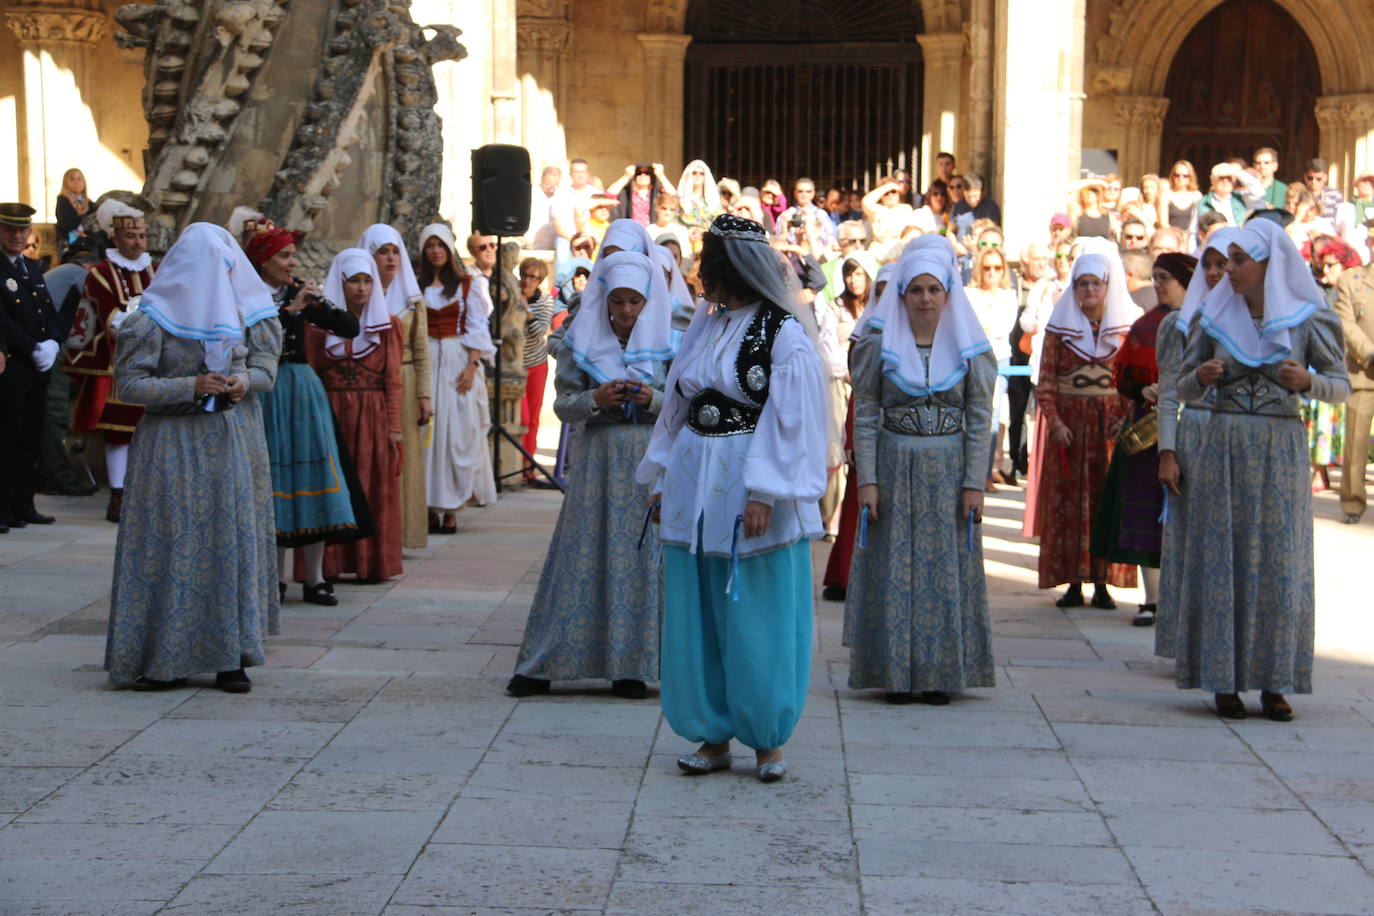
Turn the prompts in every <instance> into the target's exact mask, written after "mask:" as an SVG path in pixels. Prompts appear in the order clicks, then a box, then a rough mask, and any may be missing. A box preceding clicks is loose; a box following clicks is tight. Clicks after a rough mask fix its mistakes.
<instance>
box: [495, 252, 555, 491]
mask: <svg viewBox="0 0 1374 916" xmlns="http://www.w3.org/2000/svg"><path fill="white" fill-rule="evenodd" d="M492 270H494V271H495V272H496V273H495V274H494V276H495V277H496V283H495V290H494V295H493V296H492V304H493V307H492V314H493V315H494V316H495V318H496V320H495V321H494V322H493V323H492V332H493V333H492V335H491V337H492V341H491V342H492V345H493V346H495V348H496V355H495V356H494V357H493V361H494V364H495V365H494V368H495V372H496V384H495V385H493V386H492V388H493V389H494V391H495V394H496V396H495V397H494V398H492V400H491V445H492V449H491V468H492V474H493V475H494V476H495V477H496V492H498V493H499V492H501V481H503V480H505V479H506V478H507V477H514V476H515V475H516V474H523V473H525V472H526V471H538V472H539V473H540V474H543V475H544V479H545V480H547V481H548V482H549V484H550V485H551V486H554V487H557V488H558V489H559V491H560V492H564V493H566V492H567V490H568V488H567V485H566V484H565V483H564V482H563V481H562V480H560V479H558V478H557V477H555V476H554V475H552V474H550V473H549V472H548V470H547V469H546V468H545V467H544V466H543V465H542V464H540V463H539V462H538V461H536V460H535V457H534V456H533V455H531V454H530V453H529V452H527V451H525V447H524V446H523V445H521V444H520V440H519V439H517V438H515V436H513V435H511V434H510V431H509V430H507V429H506V427H505V426H504V425H503V424H502V423H501V319H502V317H503V316H504V314H505V313H504V312H502V311H501V307H502V305H503V304H504V303H503V302H502V298H503V297H502V288H503V287H504V286H505V284H504V283H503V282H502V281H503V280H504V279H505V274H504V273H503V271H504V270H505V257H504V252H503V251H502V245H501V237H500V236H497V238H496V266H495V267H493V268H492ZM518 304H519V303H512V305H511V307H512V308H514V307H515V305H518ZM502 439H505V440H506V442H507V443H509V444H510V445H511V446H512V447H513V448H515V450H516V451H518V452H519V453H520V454H521V455H523V456H525V462H526V463H525V464H522V465H521V466H520V467H518V468H516V469H515V470H513V471H508V472H506V473H505V474H502V473H501V440H502Z"/></svg>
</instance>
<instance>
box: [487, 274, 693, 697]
mask: <svg viewBox="0 0 1374 916" xmlns="http://www.w3.org/2000/svg"><path fill="white" fill-rule="evenodd" d="M671 321H672V298H671V296H670V295H669V293H668V287H667V284H666V283H665V282H664V277H663V272H662V270H660V269H659V268H658V267H657V266H656V265H655V264H654V263H653V262H652V261H651V260H650V259H649V258H648V257H647V256H645V255H642V254H639V253H638V252H634V251H623V250H622V251H617V252H614V253H612V254H610V255H607V256H605V257H603V258H602V259H601V260H600V261H598V262H597V264H596V266H595V267H594V268H592V275H591V278H590V279H589V281H588V283H587V288H586V290H584V291H583V293H582V307H581V309H580V310H579V311H578V313H577V320H576V321H574V322H573V324H572V327H571V329H570V330H569V331H568V334H567V336H566V338H565V339H564V343H563V349H562V351H561V352H560V353H559V354H558V374H557V375H556V376H555V378H554V387H555V390H556V391H557V397H556V399H555V400H554V403H553V409H554V412H555V413H556V414H558V418H559V419H560V420H562V421H563V422H564V423H579V424H582V426H583V428H582V432H581V433H580V434H579V435H578V436H577V439H576V442H575V444H574V446H573V449H574V451H575V454H574V456H573V459H572V461H571V471H570V472H569V476H568V492H567V497H566V498H565V499H564V501H563V508H562V510H561V511H560V512H559V514H558V525H557V527H555V529H554V533H553V541H552V543H551V545H550V547H549V555H548V558H547V559H546V560H545V561H544V571H543V573H542V574H541V575H540V577H539V589H538V591H537V592H536V593H535V596H534V603H533V605H531V607H530V616H529V621H528V622H527V623H526V624H525V639H524V642H523V643H522V644H521V646H520V656H519V658H518V660H517V661H516V665H515V676H514V677H512V678H511V679H510V683H509V684H507V685H506V691H507V692H508V693H510V694H511V695H512V696H517V697H523V696H530V695H532V694H536V693H546V692H548V689H549V685H550V682H552V681H573V680H581V679H585V678H596V679H605V680H609V681H610V682H611V692H612V693H614V694H615V695H616V696H620V697H624V698H626V699H642V698H643V697H645V696H646V695H647V687H646V686H645V681H652V680H657V679H658V665H659V662H658V644H659V615H660V613H661V602H660V601H659V588H658V581H659V575H658V542H657V540H656V539H655V538H654V537H653V536H652V535H651V534H649V533H648V532H647V531H646V529H647V528H648V524H647V519H646V518H645V511H644V504H645V502H646V501H647V500H648V497H649V488H648V487H647V486H644V485H640V484H637V483H636V482H635V479H634V477H635V468H636V467H638V465H639V462H640V459H642V458H643V457H644V452H645V449H647V448H648V446H649V439H650V437H651V436H652V434H653V429H654V421H655V420H656V419H658V414H659V411H660V409H661V408H662V405H663V391H664V386H665V383H666V380H667V377H668V365H669V361H670V360H671V359H672V355H673V349H672V345H671V344H670V342H669V331H670V325H671Z"/></svg>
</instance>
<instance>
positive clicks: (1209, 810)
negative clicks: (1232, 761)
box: [1100, 802, 1344, 856]
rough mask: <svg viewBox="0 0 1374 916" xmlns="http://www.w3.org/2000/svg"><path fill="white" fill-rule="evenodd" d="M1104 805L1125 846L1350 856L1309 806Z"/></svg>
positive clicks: (1109, 821) (1118, 836) (1108, 819)
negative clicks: (1345, 853)
mask: <svg viewBox="0 0 1374 916" xmlns="http://www.w3.org/2000/svg"><path fill="white" fill-rule="evenodd" d="M1100 810H1101V811H1102V815H1103V816H1104V817H1105V818H1106V819H1107V825H1108V826H1109V827H1110V828H1111V831H1112V833H1113V834H1114V835H1115V836H1116V839H1117V842H1119V843H1120V844H1121V845H1122V846H1152V847H1159V848H1165V849H1205V850H1208V851H1212V852H1222V853H1229V852H1232V851H1240V852H1271V853H1284V852H1293V853H1301V854H1307V855H1321V856H1340V855H1344V850H1343V848H1342V847H1341V844H1340V842H1339V841H1338V840H1337V838H1336V837H1335V836H1333V835H1332V832H1331V831H1330V830H1329V829H1327V827H1326V825H1325V824H1323V823H1322V822H1321V821H1320V820H1319V819H1318V818H1317V817H1315V816H1313V815H1312V814H1311V813H1310V812H1308V811H1303V810H1295V809H1276V808H1241V807H1234V806H1233V807H1220V806H1216V805H1161V804H1154V803H1151V804H1130V803H1125V802H1106V803H1104V804H1102V805H1101V806H1100Z"/></svg>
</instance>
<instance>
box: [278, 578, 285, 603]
mask: <svg viewBox="0 0 1374 916" xmlns="http://www.w3.org/2000/svg"><path fill="white" fill-rule="evenodd" d="M277 598H278V600H280V601H283V602H284V601H286V583H285V582H282V581H281V580H277Z"/></svg>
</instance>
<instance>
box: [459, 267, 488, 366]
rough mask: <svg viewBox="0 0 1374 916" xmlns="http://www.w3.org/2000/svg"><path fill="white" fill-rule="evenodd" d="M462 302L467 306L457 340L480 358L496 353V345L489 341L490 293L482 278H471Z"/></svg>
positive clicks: (486, 357)
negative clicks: (466, 295)
mask: <svg viewBox="0 0 1374 916" xmlns="http://www.w3.org/2000/svg"><path fill="white" fill-rule="evenodd" d="M464 304H465V305H466V306H467V314H466V315H465V316H464V326H465V330H464V332H463V333H462V334H461V335H459V337H458V342H459V343H461V344H462V345H463V346H464V347H467V348H468V349H469V350H473V351H475V352H476V353H477V355H478V356H479V357H481V358H482V359H491V358H492V357H493V356H495V355H496V347H495V346H494V345H493V344H492V342H491V295H490V294H489V293H488V292H487V281H486V280H485V279H484V278H482V277H475V278H474V279H473V281H472V288H471V289H470V290H468V297H467V299H466V301H465V302H464Z"/></svg>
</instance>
